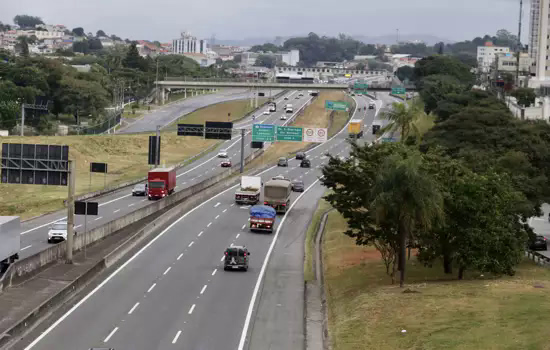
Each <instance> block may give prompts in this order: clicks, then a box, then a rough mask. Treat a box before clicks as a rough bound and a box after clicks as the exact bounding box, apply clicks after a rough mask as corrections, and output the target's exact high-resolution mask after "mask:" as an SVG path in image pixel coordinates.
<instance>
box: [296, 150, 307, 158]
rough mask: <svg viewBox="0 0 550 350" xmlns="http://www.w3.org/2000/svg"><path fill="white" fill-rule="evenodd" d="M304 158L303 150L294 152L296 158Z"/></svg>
mask: <svg viewBox="0 0 550 350" xmlns="http://www.w3.org/2000/svg"><path fill="white" fill-rule="evenodd" d="M305 158H306V153H305V152H296V159H298V160H301V159H305Z"/></svg>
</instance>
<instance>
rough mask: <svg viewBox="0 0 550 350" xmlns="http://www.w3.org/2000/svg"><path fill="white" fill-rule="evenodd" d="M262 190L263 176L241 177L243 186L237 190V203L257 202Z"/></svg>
mask: <svg viewBox="0 0 550 350" xmlns="http://www.w3.org/2000/svg"><path fill="white" fill-rule="evenodd" d="M261 191H262V178H261V177H259V176H243V177H241V187H240V188H239V189H238V190H237V192H235V202H237V204H257V203H258V202H259V201H260V192H261Z"/></svg>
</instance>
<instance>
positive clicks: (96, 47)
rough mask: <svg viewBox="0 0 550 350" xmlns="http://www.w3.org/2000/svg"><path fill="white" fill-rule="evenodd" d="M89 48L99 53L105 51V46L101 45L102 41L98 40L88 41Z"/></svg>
mask: <svg viewBox="0 0 550 350" xmlns="http://www.w3.org/2000/svg"><path fill="white" fill-rule="evenodd" d="M88 46H89V48H90V50H91V51H97V50H101V49H103V44H102V43H101V40H99V39H97V38H91V39H90V40H89V41H88Z"/></svg>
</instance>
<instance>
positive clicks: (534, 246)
mask: <svg viewBox="0 0 550 350" xmlns="http://www.w3.org/2000/svg"><path fill="white" fill-rule="evenodd" d="M529 249H531V250H548V242H547V241H546V237H544V236H542V235H536V236H535V238H534V239H532V240H531V242H530V243H529Z"/></svg>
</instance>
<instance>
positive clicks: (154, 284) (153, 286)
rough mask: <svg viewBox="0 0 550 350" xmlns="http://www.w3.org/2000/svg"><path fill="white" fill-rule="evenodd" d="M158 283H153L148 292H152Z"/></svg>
mask: <svg viewBox="0 0 550 350" xmlns="http://www.w3.org/2000/svg"><path fill="white" fill-rule="evenodd" d="M156 285H157V284H156V283H153V284H152V285H151V287H149V289H147V293H151V291H152V290H153V288H155V286H156Z"/></svg>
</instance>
